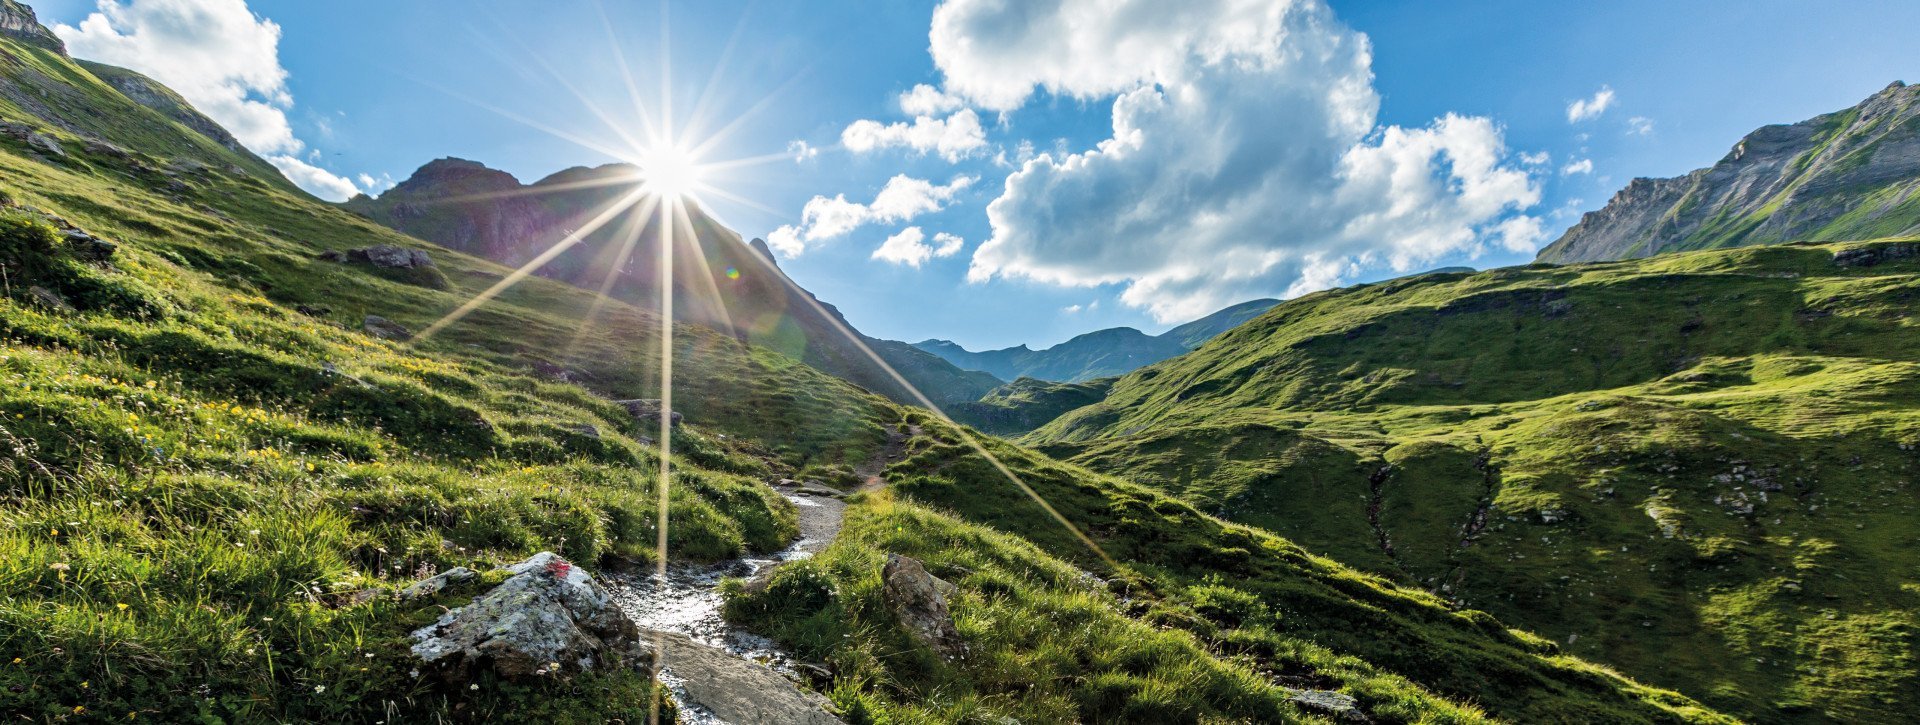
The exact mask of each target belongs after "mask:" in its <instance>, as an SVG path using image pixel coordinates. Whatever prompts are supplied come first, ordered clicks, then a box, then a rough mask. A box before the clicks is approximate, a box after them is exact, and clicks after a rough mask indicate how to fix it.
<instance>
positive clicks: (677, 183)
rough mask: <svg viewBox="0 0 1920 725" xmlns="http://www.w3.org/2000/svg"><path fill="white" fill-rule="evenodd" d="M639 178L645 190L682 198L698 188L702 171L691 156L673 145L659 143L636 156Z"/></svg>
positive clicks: (686, 151) (700, 184)
mask: <svg viewBox="0 0 1920 725" xmlns="http://www.w3.org/2000/svg"><path fill="white" fill-rule="evenodd" d="M638 164H639V166H640V178H641V179H642V180H643V181H645V183H646V185H647V189H648V190H650V191H652V192H654V193H656V194H659V195H661V196H663V197H668V198H672V199H684V198H686V197H688V196H690V195H692V194H693V193H694V192H695V191H697V190H698V189H699V188H700V187H701V186H702V176H703V173H702V172H703V169H701V167H700V163H699V162H698V161H697V160H696V159H695V158H694V157H693V154H692V153H691V152H689V151H688V150H686V149H685V148H682V147H680V146H679V145H677V144H659V145H656V146H654V147H653V148H651V149H648V150H647V151H645V152H643V153H641V154H640V158H639V159H638Z"/></svg>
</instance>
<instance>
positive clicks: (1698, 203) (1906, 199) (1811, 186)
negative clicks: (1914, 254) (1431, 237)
mask: <svg viewBox="0 0 1920 725" xmlns="http://www.w3.org/2000/svg"><path fill="white" fill-rule="evenodd" d="M1917 101H1920V87H1915V86H1909V85H1906V84H1904V83H1899V82H1895V83H1894V84H1893V85H1890V86H1887V87H1886V89H1885V90H1882V91H1880V92H1879V93H1876V94H1874V95H1873V96H1872V97H1870V98H1868V99H1866V100H1865V101H1861V102H1860V104H1859V105H1857V106H1854V107H1853V108H1849V109H1845V110H1842V111H1836V112H1834V113H1829V114H1826V115H1823V116H1817V117H1815V118H1812V119H1809V120H1806V121H1801V122H1800V123H1795V124H1790V125H1777V126H1767V127H1764V128H1761V129H1759V130H1757V131H1754V132H1753V133H1751V134H1748V135H1747V137H1746V138H1744V139H1741V140H1740V143H1738V144H1736V145H1734V147H1733V150H1732V151H1730V152H1728V153H1727V156H1726V157H1725V158H1723V159H1721V160H1720V161H1719V162H1718V163H1716V164H1714V165H1713V166H1712V167H1710V168H1705V169H1700V170H1697V171H1694V172H1693V173H1690V174H1687V175H1686V176H1680V177H1676V178H1671V179H1634V180H1633V182H1632V183H1630V184H1628V185H1627V188H1625V189H1622V190H1621V191H1620V193H1619V194H1616V195H1615V196H1614V198H1613V199H1612V200H1611V201H1609V202H1608V203H1607V206H1606V207H1605V208H1603V209H1601V210H1599V211H1596V212H1591V213H1588V214H1587V215H1586V216H1585V217H1583V218H1581V220H1580V223H1579V224H1576V225H1574V226H1573V228H1572V229H1569V230H1567V232H1566V234H1563V235H1561V237H1560V238H1559V239H1558V240H1556V241H1555V242H1554V243H1552V244H1550V245H1547V247H1546V248H1544V249H1542V250H1540V256H1539V259H1540V261H1542V262H1557V263H1567V262H1591V261H1599V260H1609V259H1627V258H1632V257H1648V256H1652V255H1655V254H1660V253H1662V252H1669V251H1682V250H1689V249H1717V248H1721V247H1734V246H1744V245H1754V244H1780V243H1783V242H1791V241H1800V240H1815V241H1834V240H1846V239H1875V238H1879V237H1886V236H1893V235H1901V234H1913V233H1915V232H1920V196H1916V194H1920V102H1917Z"/></svg>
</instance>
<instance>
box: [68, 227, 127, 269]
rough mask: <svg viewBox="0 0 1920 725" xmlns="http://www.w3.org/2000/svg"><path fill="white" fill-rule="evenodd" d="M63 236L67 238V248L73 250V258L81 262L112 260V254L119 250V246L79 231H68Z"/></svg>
mask: <svg viewBox="0 0 1920 725" xmlns="http://www.w3.org/2000/svg"><path fill="white" fill-rule="evenodd" d="M63 234H65V235H66V238H67V248H68V249H71V250H73V256H75V257H79V258H80V260H81V261H83V262H105V261H107V260H109V259H113V253H114V252H117V251H119V250H120V245H118V244H114V243H113V242H109V241H107V240H105V239H101V238H99V237H96V236H94V235H92V234H88V233H86V232H84V231H81V230H79V229H68V230H66V231H65V232H63Z"/></svg>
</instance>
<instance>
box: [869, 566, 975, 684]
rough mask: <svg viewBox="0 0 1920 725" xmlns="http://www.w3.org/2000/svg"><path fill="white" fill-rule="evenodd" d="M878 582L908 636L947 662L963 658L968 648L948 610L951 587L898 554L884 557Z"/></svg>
mask: <svg viewBox="0 0 1920 725" xmlns="http://www.w3.org/2000/svg"><path fill="white" fill-rule="evenodd" d="M880 579H881V587H882V593H883V594H884V595H885V596H886V599H887V604H888V605H889V606H891V607H892V608H893V613H894V616H897V617H899V618H900V625H901V626H903V627H905V628H906V629H907V633H908V634H911V635H913V638H914V639H915V640H916V641H918V642H920V643H921V644H924V645H926V646H928V647H931V648H933V651H934V652H937V653H939V654H940V655H941V656H942V657H946V658H947V659H957V658H960V657H965V656H966V654H967V645H966V643H965V642H963V641H961V639H960V632H959V630H957V629H955V628H954V626H953V614H952V612H949V611H948V610H947V597H949V596H951V595H952V594H953V592H954V591H955V588H954V586H953V585H952V584H950V583H948V582H947V581H946V580H944V579H941V578H940V577H937V576H934V575H932V574H929V573H927V567H926V566H925V565H923V564H921V563H920V560H918V559H915V558H913V557H910V556H901V555H899V554H888V555H887V563H886V566H884V567H882V568H881V570H880Z"/></svg>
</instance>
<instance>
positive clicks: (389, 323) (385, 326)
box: [360, 315, 413, 341]
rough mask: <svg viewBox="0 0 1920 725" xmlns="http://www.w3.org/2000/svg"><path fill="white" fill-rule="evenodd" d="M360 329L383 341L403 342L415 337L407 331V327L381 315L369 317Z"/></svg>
mask: <svg viewBox="0 0 1920 725" xmlns="http://www.w3.org/2000/svg"><path fill="white" fill-rule="evenodd" d="M360 329H362V330H365V331H366V332H367V334H369V335H372V336H374V337H377V338H380V339H382V340H395V341H403V340H407V339H411V338H412V337H413V331H412V330H409V329H407V326H406V325H402V324H400V323H398V322H394V321H393V320H389V319H387V318H385V317H381V316H379V315H367V318H366V319H365V320H362V321H361V322H360Z"/></svg>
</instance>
